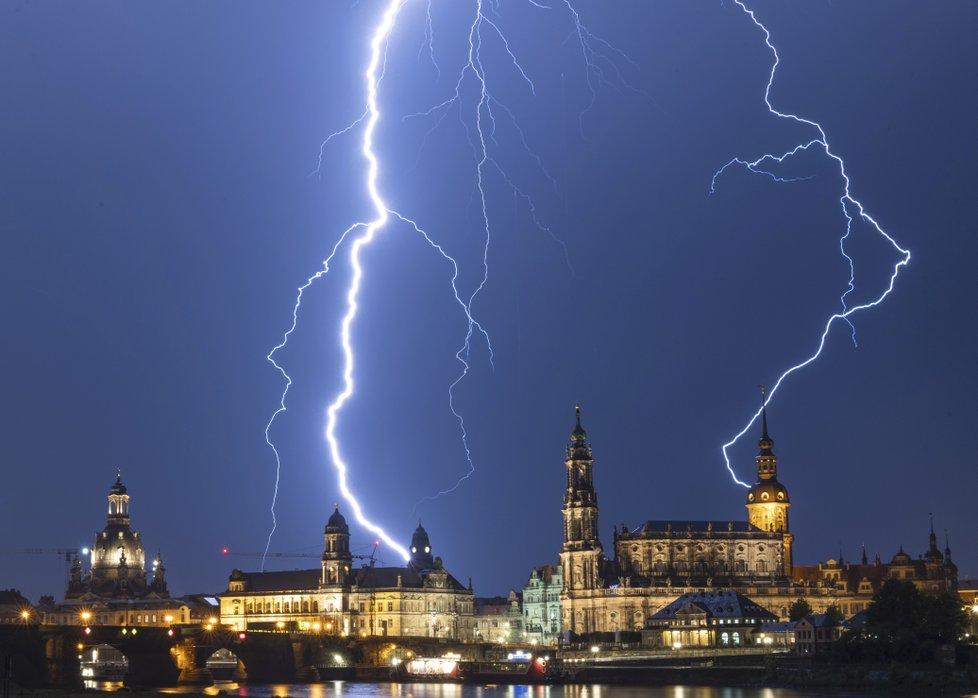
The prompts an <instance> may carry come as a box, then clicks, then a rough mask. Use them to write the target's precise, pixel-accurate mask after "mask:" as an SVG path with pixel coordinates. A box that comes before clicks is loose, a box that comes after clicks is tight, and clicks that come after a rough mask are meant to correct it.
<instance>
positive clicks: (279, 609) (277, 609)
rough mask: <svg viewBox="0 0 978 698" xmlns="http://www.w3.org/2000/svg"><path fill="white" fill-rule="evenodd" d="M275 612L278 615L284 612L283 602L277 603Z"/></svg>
mask: <svg viewBox="0 0 978 698" xmlns="http://www.w3.org/2000/svg"><path fill="white" fill-rule="evenodd" d="M275 612H276V613H281V612H282V602H281V601H277V602H276V603H275Z"/></svg>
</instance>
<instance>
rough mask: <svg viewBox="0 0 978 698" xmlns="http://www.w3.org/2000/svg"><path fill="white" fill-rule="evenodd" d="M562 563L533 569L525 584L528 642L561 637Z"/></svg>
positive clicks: (552, 641) (548, 642) (544, 642)
mask: <svg viewBox="0 0 978 698" xmlns="http://www.w3.org/2000/svg"><path fill="white" fill-rule="evenodd" d="M561 589H562V582H561V574H560V565H542V566H540V567H537V568H535V569H534V570H533V571H532V572H531V573H530V578H529V579H528V580H527V582H526V586H524V587H523V637H524V639H525V640H526V641H527V642H530V643H534V644H540V645H551V644H555V643H556V642H557V641H558V640H559V639H560V592H561Z"/></svg>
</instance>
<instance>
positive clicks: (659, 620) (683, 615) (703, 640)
mask: <svg viewBox="0 0 978 698" xmlns="http://www.w3.org/2000/svg"><path fill="white" fill-rule="evenodd" d="M775 620H777V619H776V617H775V616H774V614H773V613H771V612H770V611H768V610H767V609H766V608H763V607H761V606H759V605H758V604H757V603H755V602H754V601H752V600H751V599H749V598H747V597H746V596H744V595H743V594H740V593H737V592H736V591H709V592H696V591H694V592H690V593H687V594H683V595H682V596H680V597H679V598H678V599H676V600H675V601H673V602H672V603H670V604H667V605H666V606H665V607H664V608H662V609H660V610H659V611H657V612H655V613H654V614H652V616H651V617H650V618H649V620H648V623H647V625H646V627H647V630H646V631H645V632H644V633H643V644H645V645H650V646H653V647H672V648H675V649H681V648H691V649H695V648H697V647H744V646H750V645H753V644H755V638H754V635H755V634H757V633H759V632H760V630H761V628H762V627H763V626H764V625H765V624H768V623H771V622H773V621H775Z"/></svg>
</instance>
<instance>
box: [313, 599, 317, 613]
mask: <svg viewBox="0 0 978 698" xmlns="http://www.w3.org/2000/svg"><path fill="white" fill-rule="evenodd" d="M312 612H313V613H319V602H318V601H313V602H312Z"/></svg>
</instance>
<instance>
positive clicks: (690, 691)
mask: <svg viewBox="0 0 978 698" xmlns="http://www.w3.org/2000/svg"><path fill="white" fill-rule="evenodd" d="M86 685H87V686H88V687H89V688H98V689H101V690H117V689H119V688H121V687H122V684H121V683H119V682H86ZM159 691H160V693H173V694H181V693H193V694H197V695H200V694H204V695H208V696H218V695H222V696H223V695H227V696H241V698H275V697H279V698H284V697H285V696H289V697H290V698H332V697H333V696H351V697H359V696H364V697H367V698H373V697H376V698H381V697H383V698H880V696H881V694H879V693H854V692H848V691H827V690H825V689H822V690H815V689H813V690H806V689H798V688H754V687H731V688H723V687H717V686H611V685H601V684H567V685H563V686H502V685H488V686H477V685H467V684H458V683H359V682H357V683H353V682H349V681H333V682H328V683H319V684H267V685H247V684H237V683H233V682H218V683H216V684H214V685H213V686H207V687H200V686H180V687H176V688H161V689H159ZM902 695H905V696H907V695H913V694H907V693H904V694H902ZM921 695H923V694H921ZM943 695H961V696H966V695H967V694H965V693H961V694H943ZM970 698H978V697H976V696H971V697H970Z"/></svg>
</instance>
